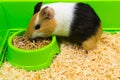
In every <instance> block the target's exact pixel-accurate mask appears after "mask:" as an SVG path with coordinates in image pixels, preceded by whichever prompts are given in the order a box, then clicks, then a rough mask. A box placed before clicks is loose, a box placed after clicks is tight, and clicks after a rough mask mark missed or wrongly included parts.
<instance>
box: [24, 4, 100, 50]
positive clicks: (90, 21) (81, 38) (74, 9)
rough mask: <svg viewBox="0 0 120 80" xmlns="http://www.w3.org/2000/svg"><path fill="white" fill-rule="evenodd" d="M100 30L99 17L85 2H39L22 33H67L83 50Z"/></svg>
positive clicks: (29, 35) (93, 45)
mask: <svg viewBox="0 0 120 80" xmlns="http://www.w3.org/2000/svg"><path fill="white" fill-rule="evenodd" d="M101 34H102V27H101V20H100V18H99V17H98V15H97V14H96V12H95V11H94V9H93V8H92V7H91V6H90V5H89V4H86V3H81V2H79V3H62V2H58V3H50V4H46V5H42V2H39V3H37V4H36V5H35V7H34V13H33V16H32V19H31V21H30V23H29V25H28V28H27V31H26V33H25V36H26V37H27V38H28V39H29V38H36V37H50V36H52V35H56V36H63V37H69V39H71V40H73V41H76V42H79V44H81V46H82V47H83V48H84V49H85V50H87V51H88V50H93V49H94V48H96V46H97V42H98V40H99V39H100V37H101Z"/></svg>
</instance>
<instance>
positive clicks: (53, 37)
mask: <svg viewBox="0 0 120 80" xmlns="http://www.w3.org/2000/svg"><path fill="white" fill-rule="evenodd" d="M23 31H25V30H20V31H17V32H15V33H13V34H12V35H11V36H10V37H9V38H8V45H9V47H11V48H12V49H14V50H16V51H20V52H37V51H40V50H45V49H47V48H48V47H50V46H51V45H52V44H53V43H54V42H55V41H56V39H55V38H56V37H55V36H54V35H53V36H52V37H51V42H50V43H49V44H48V45H46V46H43V47H41V48H37V49H32V50H24V49H20V48H17V47H15V46H14V45H13V43H12V41H13V38H14V37H15V36H16V35H18V34H19V33H21V32H23Z"/></svg>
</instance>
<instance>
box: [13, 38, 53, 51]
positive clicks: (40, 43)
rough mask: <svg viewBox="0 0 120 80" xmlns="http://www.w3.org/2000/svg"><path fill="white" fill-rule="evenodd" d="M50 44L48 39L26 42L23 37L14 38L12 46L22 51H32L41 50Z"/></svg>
mask: <svg viewBox="0 0 120 80" xmlns="http://www.w3.org/2000/svg"><path fill="white" fill-rule="evenodd" d="M50 42H51V40H50V38H40V37H37V38H35V39H33V40H28V39H26V38H25V37H24V36H16V37H14V39H13V45H14V46H16V47H17V48H20V49H24V50H33V49H38V48H42V47H44V46H46V45H48V44H49V43H50Z"/></svg>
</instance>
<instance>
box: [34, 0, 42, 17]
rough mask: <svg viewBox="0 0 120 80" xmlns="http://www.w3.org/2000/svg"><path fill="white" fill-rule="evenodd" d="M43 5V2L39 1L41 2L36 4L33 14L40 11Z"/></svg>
mask: <svg viewBox="0 0 120 80" xmlns="http://www.w3.org/2000/svg"><path fill="white" fill-rule="evenodd" d="M41 6H42V2H39V3H37V4H36V5H35V7H34V13H33V15H34V14H35V13H37V12H39V11H40V9H41Z"/></svg>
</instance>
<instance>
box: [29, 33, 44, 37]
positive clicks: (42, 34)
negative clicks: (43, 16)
mask: <svg viewBox="0 0 120 80" xmlns="http://www.w3.org/2000/svg"><path fill="white" fill-rule="evenodd" d="M36 37H45V36H44V33H42V32H41V33H37V32H34V33H33V34H32V36H31V38H36Z"/></svg>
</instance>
